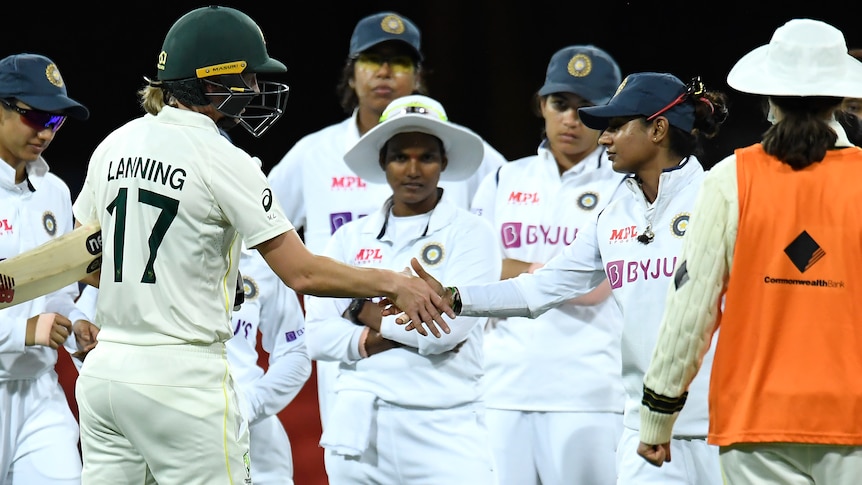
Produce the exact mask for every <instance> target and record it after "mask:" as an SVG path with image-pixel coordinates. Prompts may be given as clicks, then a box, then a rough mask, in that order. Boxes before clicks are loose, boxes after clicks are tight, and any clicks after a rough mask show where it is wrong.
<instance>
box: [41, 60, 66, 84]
mask: <svg viewBox="0 0 862 485" xmlns="http://www.w3.org/2000/svg"><path fill="white" fill-rule="evenodd" d="M45 77H47V78H48V82H49V83H51V84H53V85H54V86H57V87H58V88H62V87H63V76H61V75H60V70H59V69H57V65H56V64H54V63H53V62H52V63H51V64H48V67H46V68H45Z"/></svg>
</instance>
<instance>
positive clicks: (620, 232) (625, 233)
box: [609, 226, 638, 244]
mask: <svg viewBox="0 0 862 485" xmlns="http://www.w3.org/2000/svg"><path fill="white" fill-rule="evenodd" d="M637 237H638V226H628V227H622V228H619V229H611V238H610V241H609V242H610V243H611V244H615V243H621V242H629V241H631V240H633V239H635V238H637Z"/></svg>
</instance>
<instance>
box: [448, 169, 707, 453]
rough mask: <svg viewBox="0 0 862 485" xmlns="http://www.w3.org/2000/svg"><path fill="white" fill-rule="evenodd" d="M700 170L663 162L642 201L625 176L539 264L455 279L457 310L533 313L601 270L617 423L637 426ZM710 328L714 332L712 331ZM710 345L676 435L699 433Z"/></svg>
mask: <svg viewBox="0 0 862 485" xmlns="http://www.w3.org/2000/svg"><path fill="white" fill-rule="evenodd" d="M703 175H704V172H703V168H702V167H701V165H700V162H698V160H697V159H696V158H695V157H690V158H688V159H686V160H684V161H683V162H682V163H681V164H680V165H679V166H677V167H674V168H673V169H669V170H665V171H664V172H663V173H662V174H661V176H660V180H659V190H658V197H657V198H656V200H655V201H653V203H652V204H649V203H647V201H646V199H645V198H644V195H643V191H642V190H641V189H640V187H639V186H638V184H637V181H636V180H635V179H634V178H627V179H626V180H625V183H626V186H627V187H628V189H629V192H630V193H629V194H626V195H624V196H622V197H618V198H616V199H615V200H614V201H613V202H611V203H610V204H609V205H608V207H607V208H605V210H604V211H603V212H602V214H600V216H599V218H598V223H597V224H596V225H595V226H593V227H592V228H590V227H589V226H585V227H584V228H583V229H582V231H581V232H580V233H579V234H578V238H577V239H575V242H574V243H573V244H571V245H569V246H567V247H566V248H565V249H564V250H563V252H562V253H561V254H560V255H559V256H556V257H555V258H553V259H552V260H551V261H549V262H548V264H547V265H546V266H544V267H543V268H541V269H539V270H538V271H536V272H535V273H533V274H525V275H521V276H519V277H518V278H515V279H510V280H504V281H501V282H499V283H497V284H495V285H492V286H489V285H483V286H473V287H464V288H462V287H459V290H461V297H462V303H463V308H462V311H461V314H462V315H470V314H471V313H472V312H474V311H476V312H480V311H483V310H489V309H494V311H493V314H494V315H495V316H511V315H518V316H523V315H530V316H537V315H540V314H542V313H544V312H546V311H548V310H549V309H551V308H553V307H554V306H556V305H559V304H560V303H561V302H563V301H565V300H568V299H570V298H573V297H576V296H579V295H582V294H585V293H587V292H589V291H590V290H591V289H592V288H594V287H595V286H596V285H597V284H598V283H600V282H601V281H602V280H603V279H604V278H605V274H607V277H608V280H609V281H610V283H611V288H612V294H613V296H614V299H615V300H616V301H617V302H618V303H619V305H620V309H621V310H622V312H623V322H624V327H623V334H622V362H623V369H622V373H623V383H624V386H625V390H626V410H625V417H624V424H625V426H626V427H628V428H631V429H635V430H637V429H639V428H640V417H639V408H640V403H641V398H642V397H643V378H644V374H645V372H646V370H647V366H648V364H649V360H650V358H651V357H652V351H653V347H654V346H655V343H656V339H657V338H658V329H659V325H660V323H661V318H662V314H663V313H664V305H665V297H666V296H667V290H668V285H669V284H671V282H672V281H673V270H674V266H675V264H676V260H677V258H678V256H679V254H680V251H681V249H682V237H683V236H684V234H685V228H686V224H687V223H688V219H689V216H690V214H691V210H692V208H693V207H694V199H695V197H696V196H697V192H698V190H700V186H701V182H702V180H703ZM648 222H651V223H652V230H653V232H654V233H655V238H654V239H653V241H652V242H651V243H649V244H642V243H640V242H638V241H637V236H638V234H641V233H643V231H644V229H645V228H646V225H647V223H648ZM717 335H718V333H717V332H716V335H715V336H714V338H717ZM714 347H715V346H714V345H713V346H712V348H713V349H714ZM712 352H713V351H712V350H710V351H709V353H707V354H706V357H704V361H703V367H702V368H701V369H702V371H701V372H700V373H699V374H698V375H697V377H695V379H694V381H693V382H692V385H691V387H690V388H689V395H688V401H687V402H686V406H685V408H684V409H683V411H682V412H681V413H680V416H679V419H678V420H677V422H676V425H675V426H674V436H675V437H696V438H703V437H705V436H706V433H707V424H708V413H707V400H706V399H707V392H708V389H709V368H710V367H711V365H712Z"/></svg>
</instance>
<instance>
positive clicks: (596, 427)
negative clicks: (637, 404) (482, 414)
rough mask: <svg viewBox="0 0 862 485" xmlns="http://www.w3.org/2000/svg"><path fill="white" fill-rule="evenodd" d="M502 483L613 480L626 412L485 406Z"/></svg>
mask: <svg viewBox="0 0 862 485" xmlns="http://www.w3.org/2000/svg"><path fill="white" fill-rule="evenodd" d="M486 416H487V422H488V433H489V434H490V436H491V446H492V448H493V450H494V459H495V462H496V464H497V473H498V475H499V477H500V485H572V484H577V485H613V484H614V483H616V476H617V473H616V471H617V464H616V452H617V445H618V444H619V441H620V435H621V434H622V429H623V415H622V413H587V412H539V411H512V410H507V409H491V408H488V410H487V411H486Z"/></svg>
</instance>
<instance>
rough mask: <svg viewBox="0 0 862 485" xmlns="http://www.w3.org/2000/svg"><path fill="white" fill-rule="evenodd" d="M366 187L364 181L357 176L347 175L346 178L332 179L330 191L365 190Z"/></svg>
mask: <svg viewBox="0 0 862 485" xmlns="http://www.w3.org/2000/svg"><path fill="white" fill-rule="evenodd" d="M365 187H367V185H366V183H365V181H364V180H362V179H361V178H359V177H357V176H356V175H347V176H344V177H332V185H331V186H330V189H332V190H345V189H364V188H365Z"/></svg>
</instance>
